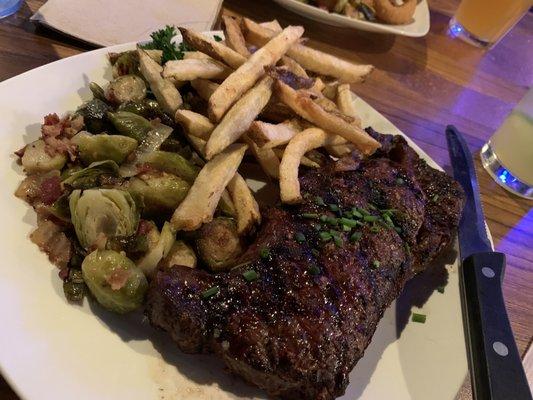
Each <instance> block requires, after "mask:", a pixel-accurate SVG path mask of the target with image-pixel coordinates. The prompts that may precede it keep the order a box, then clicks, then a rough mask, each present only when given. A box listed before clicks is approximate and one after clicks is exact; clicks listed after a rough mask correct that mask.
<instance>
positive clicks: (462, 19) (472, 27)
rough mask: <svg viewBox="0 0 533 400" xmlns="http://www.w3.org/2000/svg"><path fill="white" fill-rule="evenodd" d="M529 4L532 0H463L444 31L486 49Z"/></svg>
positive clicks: (500, 36) (516, 20)
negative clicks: (446, 30)
mask: <svg viewBox="0 0 533 400" xmlns="http://www.w3.org/2000/svg"><path fill="white" fill-rule="evenodd" d="M531 6H533V0H463V1H462V2H461V4H460V5H459V8H458V9H457V12H456V13H455V16H454V17H453V18H452V19H451V21H450V26H449V29H448V33H449V34H450V36H453V37H458V38H461V39H463V40H464V41H466V42H468V43H471V44H473V45H475V46H478V47H483V48H490V47H492V46H494V45H495V44H496V43H498V41H499V40H500V39H501V38H502V37H503V36H504V35H505V34H506V33H507V32H508V31H509V30H511V28H512V27H513V26H514V25H515V24H516V23H517V22H518V21H519V20H520V18H522V17H523V16H524V14H525V13H526V12H527V11H528V10H529V8H530V7H531Z"/></svg>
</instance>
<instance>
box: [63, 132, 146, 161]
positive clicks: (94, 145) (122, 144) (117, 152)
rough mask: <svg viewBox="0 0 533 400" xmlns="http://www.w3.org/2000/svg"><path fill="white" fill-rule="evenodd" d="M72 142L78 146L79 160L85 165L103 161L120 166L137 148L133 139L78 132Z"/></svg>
mask: <svg viewBox="0 0 533 400" xmlns="http://www.w3.org/2000/svg"><path fill="white" fill-rule="evenodd" d="M72 142H73V143H74V144H75V145H77V146H78V151H79V155H80V158H81V160H82V161H83V163H84V164H85V165H87V164H90V163H93V162H96V161H105V160H112V161H114V162H116V163H117V164H122V163H123V162H124V160H125V159H126V157H127V156H128V155H129V154H130V153H131V152H132V151H134V150H135V149H136V148H137V141H136V140H135V139H132V138H130V137H128V136H122V135H106V134H99V135H91V134H90V133H88V132H80V133H78V134H77V135H76V136H74V137H73V138H72Z"/></svg>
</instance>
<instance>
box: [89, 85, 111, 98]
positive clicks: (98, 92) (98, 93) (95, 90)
mask: <svg viewBox="0 0 533 400" xmlns="http://www.w3.org/2000/svg"><path fill="white" fill-rule="evenodd" d="M89 89H91V92H92V94H93V96H94V98H95V99H98V100H102V101H103V102H106V101H107V99H106V98H105V92H104V89H102V87H101V86H100V85H99V84H98V83H96V82H91V83H89Z"/></svg>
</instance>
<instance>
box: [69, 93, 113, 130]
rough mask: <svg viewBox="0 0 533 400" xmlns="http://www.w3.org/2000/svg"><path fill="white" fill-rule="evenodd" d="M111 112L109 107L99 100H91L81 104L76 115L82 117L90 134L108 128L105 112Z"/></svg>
mask: <svg viewBox="0 0 533 400" xmlns="http://www.w3.org/2000/svg"><path fill="white" fill-rule="evenodd" d="M108 111H111V107H110V106H109V105H107V104H106V103H104V102H103V101H102V100H100V99H93V100H91V101H88V102H87V103H85V104H82V105H81V106H80V107H79V108H78V110H77V111H76V114H79V115H81V116H82V117H83V122H84V123H85V127H86V128H87V130H88V131H89V132H91V133H100V132H103V131H106V130H108V129H109V128H110V125H109V122H108V120H107V112H108Z"/></svg>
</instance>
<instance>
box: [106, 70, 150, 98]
mask: <svg viewBox="0 0 533 400" xmlns="http://www.w3.org/2000/svg"><path fill="white" fill-rule="evenodd" d="M145 97H146V84H145V83H144V81H143V80H142V78H141V77H139V76H137V75H123V76H119V77H118V78H116V79H115V80H114V81H113V82H111V83H110V84H109V86H108V87H107V88H106V91H105V98H106V99H107V100H108V101H109V102H111V103H113V104H122V103H127V102H128V101H141V100H142V99H144V98H145Z"/></svg>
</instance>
